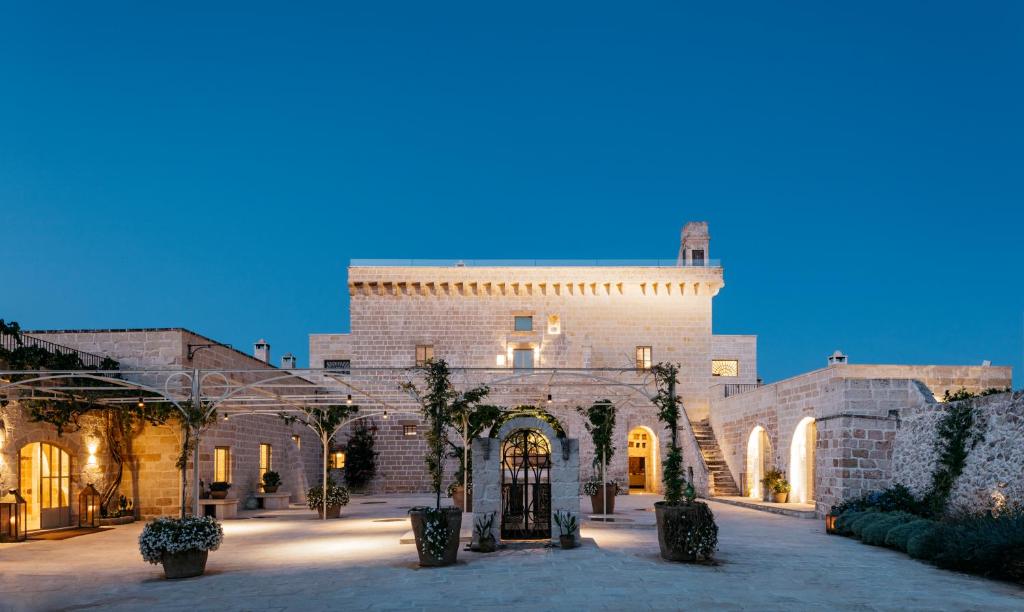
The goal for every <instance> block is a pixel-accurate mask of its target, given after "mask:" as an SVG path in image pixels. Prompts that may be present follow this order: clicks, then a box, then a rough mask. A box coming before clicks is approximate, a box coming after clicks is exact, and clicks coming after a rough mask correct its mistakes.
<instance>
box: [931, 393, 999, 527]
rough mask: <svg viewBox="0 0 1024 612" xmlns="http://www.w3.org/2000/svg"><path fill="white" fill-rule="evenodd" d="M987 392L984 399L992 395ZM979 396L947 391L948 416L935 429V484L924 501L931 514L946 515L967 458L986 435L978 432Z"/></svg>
mask: <svg viewBox="0 0 1024 612" xmlns="http://www.w3.org/2000/svg"><path fill="white" fill-rule="evenodd" d="M990 394H991V393H989V392H987V391H986V392H984V393H983V395H990ZM976 397H978V396H977V395H976V394H974V393H971V392H970V391H967V390H966V389H960V390H959V391H957V392H955V393H950V392H949V391H946V393H945V397H944V398H943V401H944V405H945V407H946V411H945V414H943V415H942V418H940V419H939V422H938V424H937V425H936V428H935V451H936V454H937V455H938V460H937V465H936V467H935V471H934V472H932V483H931V487H930V488H929V490H928V492H927V493H926V494H925V497H924V507H925V509H926V510H927V511H928V513H929V514H932V515H934V516H940V515H942V514H943V513H944V512H945V510H946V504H947V503H948V501H949V494H950V493H951V492H952V490H953V485H954V484H955V483H956V479H957V478H959V477H960V474H961V473H963V471H964V465H965V464H966V463H967V455H968V454H969V453H970V452H971V449H973V448H974V447H975V446H976V445H977V444H978V443H979V442H981V441H982V439H983V436H984V434H983V433H981V432H974V419H975V414H974V398H976Z"/></svg>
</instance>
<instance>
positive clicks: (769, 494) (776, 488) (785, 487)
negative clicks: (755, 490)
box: [761, 468, 793, 504]
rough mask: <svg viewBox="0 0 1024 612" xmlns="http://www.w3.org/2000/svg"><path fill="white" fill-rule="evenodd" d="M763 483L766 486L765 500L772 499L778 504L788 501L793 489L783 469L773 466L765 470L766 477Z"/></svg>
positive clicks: (762, 480)
mask: <svg viewBox="0 0 1024 612" xmlns="http://www.w3.org/2000/svg"><path fill="white" fill-rule="evenodd" d="M761 485H762V486H764V490H765V501H772V502H775V503H777V504H784V503H786V500H787V499H788V498H789V492H790V491H791V490H792V489H793V487H792V486H791V485H790V484H789V481H788V480H786V477H785V476H784V475H783V473H782V471H781V470H779V469H777V468H772V469H770V470H768V471H766V472H765V474H764V478H762V479H761Z"/></svg>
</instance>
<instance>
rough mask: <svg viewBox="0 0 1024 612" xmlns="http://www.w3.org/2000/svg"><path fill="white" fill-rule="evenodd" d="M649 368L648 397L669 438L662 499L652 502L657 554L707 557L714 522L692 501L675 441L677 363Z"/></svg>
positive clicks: (704, 506)
mask: <svg viewBox="0 0 1024 612" xmlns="http://www.w3.org/2000/svg"><path fill="white" fill-rule="evenodd" d="M651 372H652V373H653V374H654V381H655V384H656V385H657V390H658V392H657V395H655V397H654V398H653V400H652V401H653V402H654V405H655V406H657V408H658V419H659V420H660V421H662V422H663V423H665V425H666V427H667V428H668V430H669V433H670V440H671V443H670V445H669V449H668V454H667V455H666V456H665V462H664V463H663V465H662V482H663V483H664V486H665V500H664V501H660V502H657V503H655V504H654V513H655V518H656V519H657V521H658V546H659V547H660V548H661V557H662V558H663V559H666V560H668V561H686V562H692V561H700V560H707V559H710V558H711V555H712V553H714V551H715V548H716V547H717V546H718V525H716V524H715V516H714V514H713V513H712V512H711V509H710V508H708V505H707V504H705V503H703V502H699V501H696V499H695V498H696V492H695V491H694V489H693V484H692V483H685V480H684V478H683V454H682V451H681V450H680V448H679V443H678V441H677V435H678V431H679V429H678V427H679V418H680V416H683V417H684V418H685V412H683V411H682V405H681V402H680V401H679V398H678V397H676V383H677V382H678V381H677V380H676V376H677V375H678V374H679V366H678V365H674V364H667V363H659V364H658V365H656V366H654V367H653V368H651ZM684 483H685V484H686V486H685V488H684V486H683V484H684Z"/></svg>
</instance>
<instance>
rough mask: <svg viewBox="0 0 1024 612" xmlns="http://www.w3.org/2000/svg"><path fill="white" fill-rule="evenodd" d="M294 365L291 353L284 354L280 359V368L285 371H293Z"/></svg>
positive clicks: (294, 360)
mask: <svg viewBox="0 0 1024 612" xmlns="http://www.w3.org/2000/svg"><path fill="white" fill-rule="evenodd" d="M295 363H296V359H295V355H292V354H291V353H285V354H284V356H283V357H281V368H283V369H285V370H294V369H295Z"/></svg>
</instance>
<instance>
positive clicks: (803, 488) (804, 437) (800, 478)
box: [789, 417, 818, 504]
mask: <svg viewBox="0 0 1024 612" xmlns="http://www.w3.org/2000/svg"><path fill="white" fill-rule="evenodd" d="M817 443H818V427H817V425H816V424H815V423H814V419H813V418H812V417H804V418H803V419H801V421H800V422H799V423H798V424H797V426H796V430H795V431H794V432H793V441H792V443H790V445H789V484H790V485H791V486H792V487H793V488H792V490H791V491H790V492H789V501H791V502H795V503H799V504H811V503H814V450H815V447H816V446H817Z"/></svg>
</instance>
